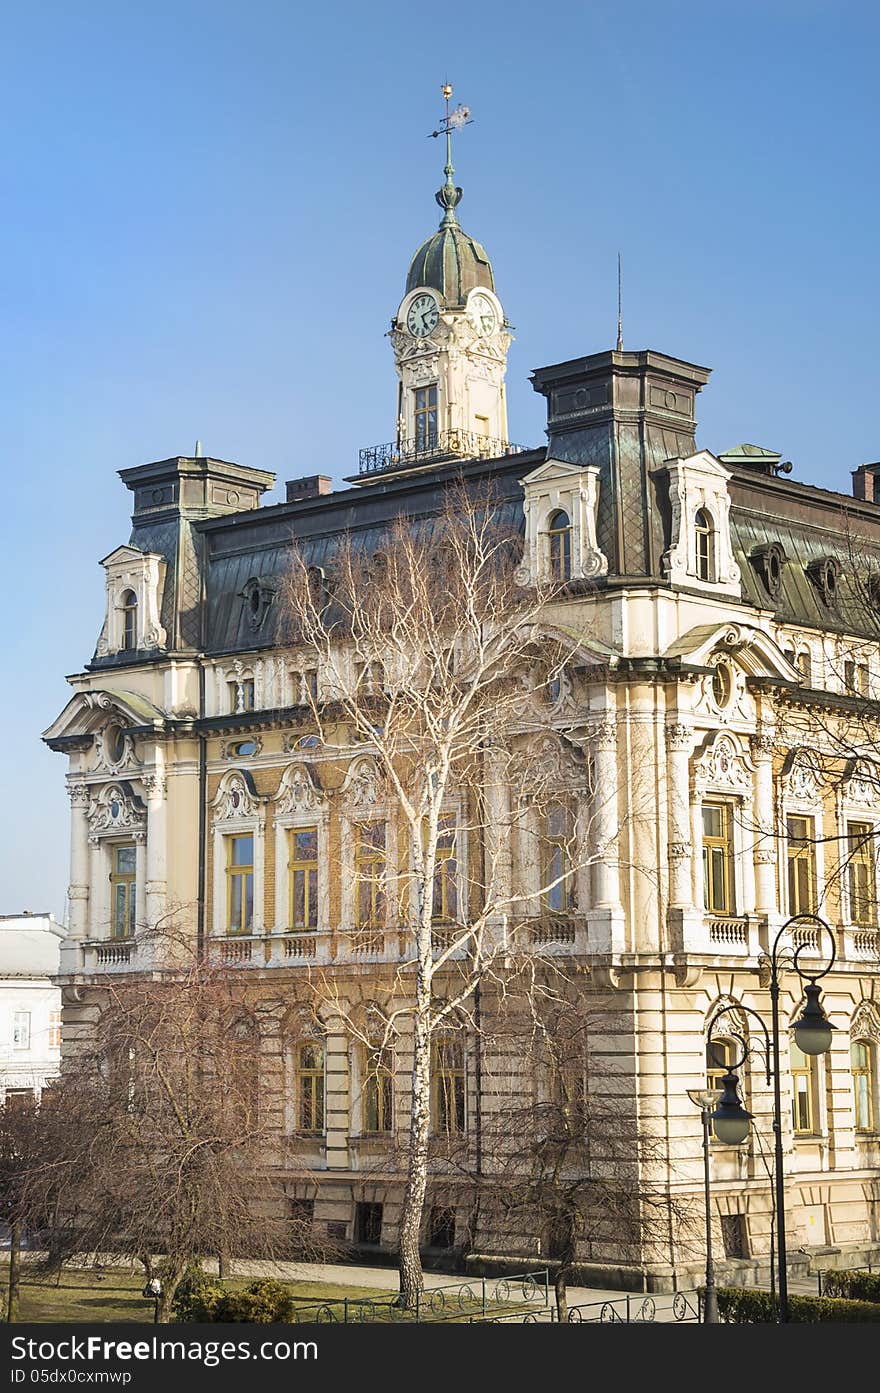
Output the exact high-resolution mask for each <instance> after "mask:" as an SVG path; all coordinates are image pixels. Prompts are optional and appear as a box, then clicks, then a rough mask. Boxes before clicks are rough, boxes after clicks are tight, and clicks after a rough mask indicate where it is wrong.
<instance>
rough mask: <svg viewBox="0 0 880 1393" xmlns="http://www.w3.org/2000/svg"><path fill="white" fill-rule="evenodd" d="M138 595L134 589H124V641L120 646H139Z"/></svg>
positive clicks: (122, 607) (122, 606)
mask: <svg viewBox="0 0 880 1393" xmlns="http://www.w3.org/2000/svg"><path fill="white" fill-rule="evenodd" d="M137 607H138V602H137V595H136V594H135V593H134V591H133V590H123V592H122V604H121V606H120V608H121V610H122V643H121V644H120V648H126V649H128V648H136V647H137Z"/></svg>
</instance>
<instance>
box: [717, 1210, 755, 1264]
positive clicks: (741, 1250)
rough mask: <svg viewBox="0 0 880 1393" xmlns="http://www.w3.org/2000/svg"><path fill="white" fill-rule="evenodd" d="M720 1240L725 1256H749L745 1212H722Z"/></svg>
mask: <svg viewBox="0 0 880 1393" xmlns="http://www.w3.org/2000/svg"><path fill="white" fill-rule="evenodd" d="M721 1240H722V1243H723V1245H724V1256H725V1257H726V1258H747V1257H748V1256H749V1245H748V1236H747V1233H746V1216H745V1214H722V1216H721Z"/></svg>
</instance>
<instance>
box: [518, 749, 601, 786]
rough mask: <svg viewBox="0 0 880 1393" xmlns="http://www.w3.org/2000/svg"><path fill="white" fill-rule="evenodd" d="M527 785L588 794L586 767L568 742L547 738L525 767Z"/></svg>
mask: <svg viewBox="0 0 880 1393" xmlns="http://www.w3.org/2000/svg"><path fill="white" fill-rule="evenodd" d="M527 769H528V777H529V782H530V783H532V784H533V785H535V786H537V787H539V788H541V789H569V790H579V789H583V790H588V789H589V788H590V786H591V782H592V781H591V778H590V766H589V763H588V762H587V761H586V760H585V759H584V758H583V756H582V755H580V754H579V753H578V752H576V751H575V748H574V746H572V745H571V743H570V742H568V741H564V740H563V739H555V738H553V737H548V739H546V740H544V741H543V742H542V743H541V745H540V746H539V748H538V750H537V752H536V756H535V758H534V759H533V760H530V761H529V762H528V765H527Z"/></svg>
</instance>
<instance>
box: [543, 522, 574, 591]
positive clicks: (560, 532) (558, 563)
mask: <svg viewBox="0 0 880 1393" xmlns="http://www.w3.org/2000/svg"><path fill="white" fill-rule="evenodd" d="M547 538H548V541H549V547H550V578H551V580H556V581H566V580H571V518H570V517H569V516H568V513H566V512H564V511H563V510H562V509H561V508H560V509H557V511H556V512H555V513H551V514H550V518H549V521H548V525H547Z"/></svg>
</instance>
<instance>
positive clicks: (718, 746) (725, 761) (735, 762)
mask: <svg viewBox="0 0 880 1393" xmlns="http://www.w3.org/2000/svg"><path fill="white" fill-rule="evenodd" d="M694 781H695V783H696V784H697V785H698V786H702V787H704V788H715V789H723V790H724V791H725V792H731V793H737V794H739V795H740V796H741V797H744V798H751V796H752V765H751V761H750V760H749V759H747V757H746V756H745V755H744V754H743V753H742V752H741V750H740V748H739V746H738V744H737V743H736V741H735V740H734V738H733V737H732V736H731V735H727V734H721V735H716V736H715V737H714V738H711V737H710V743H709V745H708V747H707V748H706V749H705V751H704V753H703V754H702V755H701V756H700V757H699V758H698V759H697V761H696V763H695V765H694Z"/></svg>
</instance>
